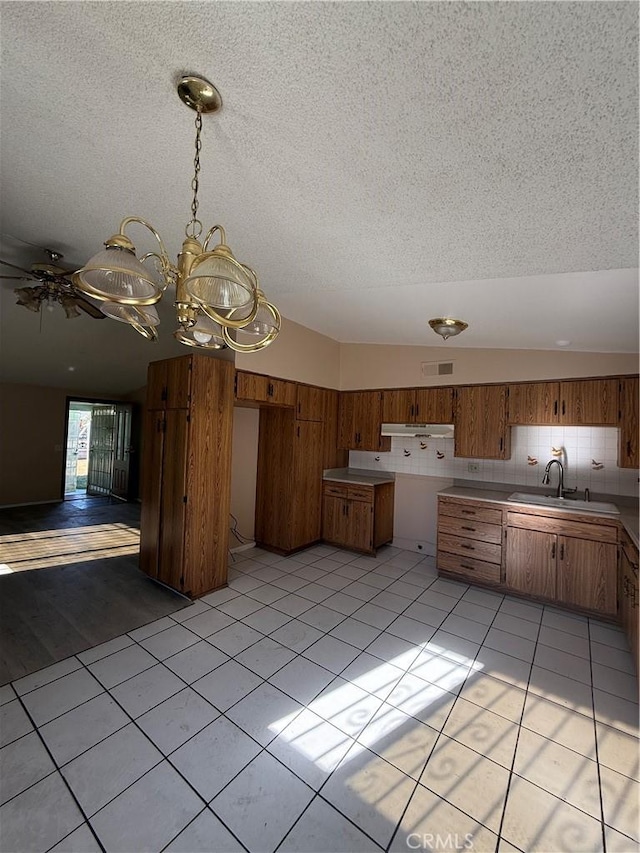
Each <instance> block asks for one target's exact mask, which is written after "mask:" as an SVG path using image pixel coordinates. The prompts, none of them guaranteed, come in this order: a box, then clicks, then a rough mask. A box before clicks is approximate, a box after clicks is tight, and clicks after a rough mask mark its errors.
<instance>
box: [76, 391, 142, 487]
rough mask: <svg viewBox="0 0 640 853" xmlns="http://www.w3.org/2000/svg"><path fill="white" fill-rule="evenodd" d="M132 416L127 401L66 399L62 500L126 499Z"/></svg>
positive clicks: (130, 407) (128, 483)
mask: <svg viewBox="0 0 640 853" xmlns="http://www.w3.org/2000/svg"><path fill="white" fill-rule="evenodd" d="M132 418H133V406H132V405H131V404H129V403H116V402H113V403H112V402H104V401H101V402H93V401H89V400H73V399H70V398H68V399H67V426H66V441H65V453H66V455H65V465H64V498H65V500H73V499H77V498H82V497H86V496H87V495H94V496H98V495H102V496H108V497H115V498H118V499H120V500H125V501H126V500H128V499H129V496H130V489H131V454H132V452H133V447H132V445H131V438H132Z"/></svg>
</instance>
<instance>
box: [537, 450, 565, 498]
mask: <svg viewBox="0 0 640 853" xmlns="http://www.w3.org/2000/svg"><path fill="white" fill-rule="evenodd" d="M552 465H557V466H558V469H559V476H558V489H557V491H556V497H557V498H563V497H564V468H563V467H562V462H561V461H560V460H559V459H551V460H550V461H549V462H547V467H546V468H545V469H544V477H543V478H542V485H543V486H548V485H549V483H550V479H549V471H550V470H551V466H552Z"/></svg>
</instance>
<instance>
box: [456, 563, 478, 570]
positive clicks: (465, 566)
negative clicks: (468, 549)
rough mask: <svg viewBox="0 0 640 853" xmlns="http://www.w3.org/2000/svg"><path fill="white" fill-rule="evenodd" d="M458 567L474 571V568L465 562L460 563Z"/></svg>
mask: <svg viewBox="0 0 640 853" xmlns="http://www.w3.org/2000/svg"><path fill="white" fill-rule="evenodd" d="M460 568H461V569H467V571H469V572H475V569H474V568H473V566H467V564H466V563H460Z"/></svg>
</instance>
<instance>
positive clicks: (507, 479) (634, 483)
mask: <svg viewBox="0 0 640 853" xmlns="http://www.w3.org/2000/svg"><path fill="white" fill-rule="evenodd" d="M554 449H555V450H556V451H557V450H560V449H562V455H560V456H558V455H556V454H554ZM617 456H618V430H617V429H616V428H615V427H558V426H538V427H524V426H517V427H512V432H511V459H505V460H504V461H502V460H489V459H455V458H454V456H453V439H450V438H449V439H446V438H439V439H426V440H425V439H420V438H392V439H391V451H390V452H388V453H369V452H364V451H361V450H352V451H350V453H349V465H350V467H352V468H367V469H370V470H373V471H395V472H397V473H402V474H422V475H425V476H430V477H451V478H452V479H464V480H469V481H470V480H478V481H484V482H487V481H491V482H495V483H517V484H522V485H523V486H541V485H542V475H543V473H544V468H545V465H546V464H547V462H548V461H549V460H550V459H554V458H557V459H560V461H561V462H562V464H563V465H564V468H565V478H564V481H565V486H566V487H567V488H573V487H574V486H577V487H578V489H580V490H582V489H584V488H588V489H590V490H591V491H592V492H594V493H600V494H608V495H630V496H634V497H637V496H638V471H637V470H635V469H630V468H618V465H617ZM533 460H537V464H532V462H533ZM476 466H477V469H478V470H477V471H476V470H475V467H476ZM470 467H471V469H472V470H469V468H470ZM557 476H558V474H557V472H556V471H553V472H552V474H551V486H552V488H553V487H555V485H556V484H557V482H558V480H557Z"/></svg>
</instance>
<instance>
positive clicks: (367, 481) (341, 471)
mask: <svg viewBox="0 0 640 853" xmlns="http://www.w3.org/2000/svg"><path fill="white" fill-rule="evenodd" d="M322 479H323V480H332V481H333V482H336V483H353V485H354V486H379V485H381V484H382V483H395V480H396V475H395V474H394V473H382V472H380V473H379V474H378V473H375V472H371V471H367V470H362V469H360V468H327V469H326V470H325V471H323V473H322Z"/></svg>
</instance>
